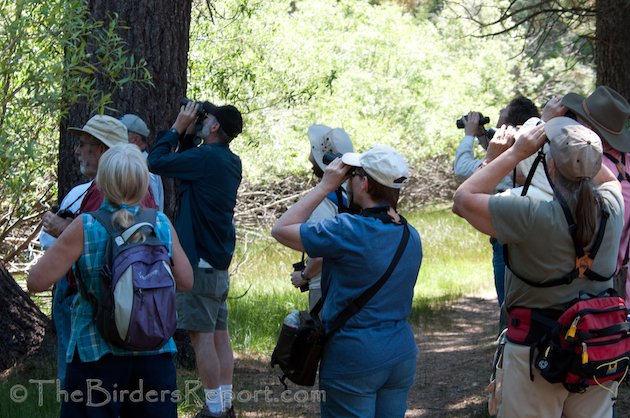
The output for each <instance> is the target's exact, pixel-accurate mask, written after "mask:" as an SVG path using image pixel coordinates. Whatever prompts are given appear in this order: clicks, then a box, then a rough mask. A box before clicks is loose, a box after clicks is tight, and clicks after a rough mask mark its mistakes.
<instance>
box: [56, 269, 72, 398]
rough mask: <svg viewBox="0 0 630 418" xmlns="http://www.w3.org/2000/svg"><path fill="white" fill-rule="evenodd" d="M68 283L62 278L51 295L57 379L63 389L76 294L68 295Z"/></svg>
mask: <svg viewBox="0 0 630 418" xmlns="http://www.w3.org/2000/svg"><path fill="white" fill-rule="evenodd" d="M69 287H70V283H68V279H67V278H66V277H65V276H64V277H62V278H61V280H59V281H58V282H57V284H56V285H55V292H54V294H53V303H52V316H53V321H54V323H55V329H56V330H57V379H59V382H60V385H61V387H62V388H63V387H64V385H65V380H66V351H67V350H68V342H69V341H70V326H71V320H72V309H71V308H72V302H73V301H74V298H75V296H76V295H77V293H76V292H72V293H71V294H70V295H68V288H69Z"/></svg>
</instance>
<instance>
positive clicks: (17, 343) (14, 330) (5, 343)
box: [0, 265, 50, 371]
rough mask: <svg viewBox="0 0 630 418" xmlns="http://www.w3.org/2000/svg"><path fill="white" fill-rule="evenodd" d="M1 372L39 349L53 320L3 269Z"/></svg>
mask: <svg viewBox="0 0 630 418" xmlns="http://www.w3.org/2000/svg"><path fill="white" fill-rule="evenodd" d="M0 295H2V299H3V300H2V303H0V347H1V349H0V351H1V352H2V356H0V371H3V370H6V369H8V368H9V367H12V366H14V365H15V364H16V363H17V362H18V361H19V360H20V359H22V358H23V357H24V356H26V355H27V354H30V353H32V352H33V351H34V350H35V349H37V348H38V347H39V345H40V343H41V342H42V340H43V338H44V334H45V332H46V328H47V326H48V325H49V323H50V320H49V319H48V317H46V315H44V314H43V313H42V311H40V310H39V308H38V307H37V305H36V304H35V302H33V300H32V299H31V298H30V297H29V296H28V295H27V294H26V292H24V291H23V290H22V288H21V287H20V286H19V285H18V284H17V282H16V281H15V280H14V279H13V277H11V274H10V273H9V272H8V271H7V270H6V269H5V268H4V266H2V265H0Z"/></svg>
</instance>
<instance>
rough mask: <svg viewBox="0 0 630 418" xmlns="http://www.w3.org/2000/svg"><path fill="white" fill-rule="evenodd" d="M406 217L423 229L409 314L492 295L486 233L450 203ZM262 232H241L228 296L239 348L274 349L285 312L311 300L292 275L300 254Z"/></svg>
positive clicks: (421, 314)
mask: <svg viewBox="0 0 630 418" xmlns="http://www.w3.org/2000/svg"><path fill="white" fill-rule="evenodd" d="M407 215H408V216H407ZM405 216H406V217H407V219H408V220H409V222H410V223H411V224H412V225H414V226H415V227H416V229H417V230H418V232H419V233H420V236H421V239H422V250H423V257H422V267H421V268H420V274H419V276H418V282H417V283H416V288H415V293H414V302H413V304H414V308H413V313H412V317H411V318H412V321H413V322H414V323H416V324H417V323H419V322H420V321H421V320H422V319H423V318H426V316H427V315H430V314H431V312H432V311H433V310H436V309H439V308H440V307H441V306H443V305H444V304H445V303H448V302H451V301H453V300H456V299H457V298H459V297H461V296H471V295H481V294H491V295H493V294H494V281H493V278H492V277H493V276H492V275H493V272H492V247H491V246H490V243H489V242H488V237H487V236H485V235H483V234H480V233H479V232H477V231H476V230H475V229H473V228H472V227H471V226H470V225H468V223H466V221H464V220H463V219H462V218H459V217H458V216H456V215H454V214H453V213H452V212H451V211H450V208H424V209H421V210H418V211H415V212H413V213H410V214H405ZM262 232H263V234H262V235H250V236H243V237H240V242H244V243H248V242H249V243H252V244H250V246H244V245H242V246H241V248H237V254H236V257H235V265H234V267H233V269H232V270H233V271H232V279H231V280H232V290H230V298H229V299H228V305H229V312H230V326H229V328H230V334H231V337H232V343H233V344H234V347H235V349H236V350H237V351H240V352H250V353H258V354H260V353H263V354H270V353H271V350H273V347H274V344H275V342H276V339H277V337H278V329H279V325H280V324H281V323H282V319H283V318H284V316H285V315H286V314H287V313H288V312H289V311H290V310H291V309H292V308H297V309H307V307H308V300H307V296H306V294H305V293H300V291H299V290H297V289H295V288H294V287H293V286H292V285H291V281H290V279H289V273H290V272H291V269H292V267H291V264H293V263H295V262H296V261H299V260H300V256H301V254H300V253H298V252H296V251H293V250H290V249H287V248H286V247H283V246H282V245H280V244H278V243H277V242H275V241H274V240H273V239H272V238H271V237H270V236H269V235H268V233H265V232H267V231H262ZM262 312H264V317H261V313H262Z"/></svg>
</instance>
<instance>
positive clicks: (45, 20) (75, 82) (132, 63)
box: [0, 0, 149, 263]
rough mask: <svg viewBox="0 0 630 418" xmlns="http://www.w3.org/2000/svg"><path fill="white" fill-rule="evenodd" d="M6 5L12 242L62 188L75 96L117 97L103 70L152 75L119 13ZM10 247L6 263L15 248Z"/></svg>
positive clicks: (1, 37) (5, 143) (116, 75)
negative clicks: (65, 131)
mask: <svg viewBox="0 0 630 418" xmlns="http://www.w3.org/2000/svg"><path fill="white" fill-rule="evenodd" d="M0 10H2V13H3V19H2V20H1V21H0V48H1V49H2V51H3V52H2V54H1V55H0V178H1V179H2V180H1V181H0V196H2V198H1V199H0V214H1V219H0V240H1V241H2V242H4V243H5V244H6V243H7V241H6V240H5V238H6V237H7V236H8V235H10V234H17V232H16V231H17V230H18V229H20V228H21V226H22V225H23V223H24V222H25V221H28V219H29V217H30V216H32V215H33V214H34V212H35V213H37V212H39V211H41V210H42V209H43V205H42V202H46V201H49V200H51V197H52V196H53V195H54V193H55V191H56V184H55V183H56V181H55V178H56V175H55V173H56V163H57V144H58V141H57V138H58V137H59V134H58V126H59V120H60V118H62V117H63V116H64V115H65V113H66V112H67V110H68V108H69V106H70V104H71V103H75V102H84V103H86V104H87V105H88V107H89V108H91V109H94V110H98V111H101V112H102V111H103V110H104V108H105V107H106V106H107V105H108V104H110V102H111V98H110V91H101V90H99V88H98V86H97V85H96V79H97V76H99V77H102V79H104V80H105V81H106V82H107V83H108V84H109V85H111V86H113V87H114V88H116V87H120V86H122V85H123V84H125V83H126V82H129V81H132V80H144V81H145V82H148V78H149V77H148V73H147V72H146V70H145V66H146V63H145V62H144V61H142V60H140V61H138V60H134V57H133V56H130V55H129V51H128V49H127V47H126V45H124V44H123V42H122V40H121V39H120V37H119V36H118V35H117V34H116V29H117V26H118V24H117V22H116V20H115V19H112V21H111V22H110V23H108V24H103V23H102V22H95V21H93V20H92V19H91V18H90V17H89V13H88V9H87V4H86V2H85V1H83V0H70V1H67V0H51V1H50V0H47V1H43V0H11V1H8V0H0ZM89 45H92V46H94V45H97V47H96V48H95V49H94V50H92V49H91V47H89ZM29 232H30V231H29ZM26 235H28V234H26ZM3 250H4V251H3V253H4V254H3V261H4V262H5V263H6V262H9V261H10V260H11V259H12V258H13V257H14V256H15V255H16V252H15V251H12V249H7V248H3Z"/></svg>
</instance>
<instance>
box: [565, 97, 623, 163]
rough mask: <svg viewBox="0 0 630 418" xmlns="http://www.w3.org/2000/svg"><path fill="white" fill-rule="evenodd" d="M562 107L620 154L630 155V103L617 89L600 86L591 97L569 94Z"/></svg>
mask: <svg viewBox="0 0 630 418" xmlns="http://www.w3.org/2000/svg"><path fill="white" fill-rule="evenodd" d="M562 104H563V105H564V106H566V107H568V108H569V109H570V110H571V111H572V112H573V113H575V114H576V115H578V116H580V117H581V118H582V119H584V120H585V121H586V122H588V124H589V125H590V128H591V129H593V130H594V131H595V132H596V133H597V134H598V135H599V136H600V137H601V138H602V139H603V140H605V141H606V142H608V143H609V144H610V146H611V147H613V148H614V149H616V150H617V151H620V152H630V131H628V129H626V127H625V125H626V121H627V120H628V117H630V104H628V101H627V100H626V99H625V98H624V97H623V96H622V95H621V94H619V93H617V92H616V91H615V90H613V89H611V88H610V87H608V86H599V87H597V88H596V89H595V91H594V92H593V93H592V94H591V95H590V96H588V97H586V98H584V97H582V96H580V95H579V94H576V93H569V94H567V95H566V96H564V97H563V98H562Z"/></svg>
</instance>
